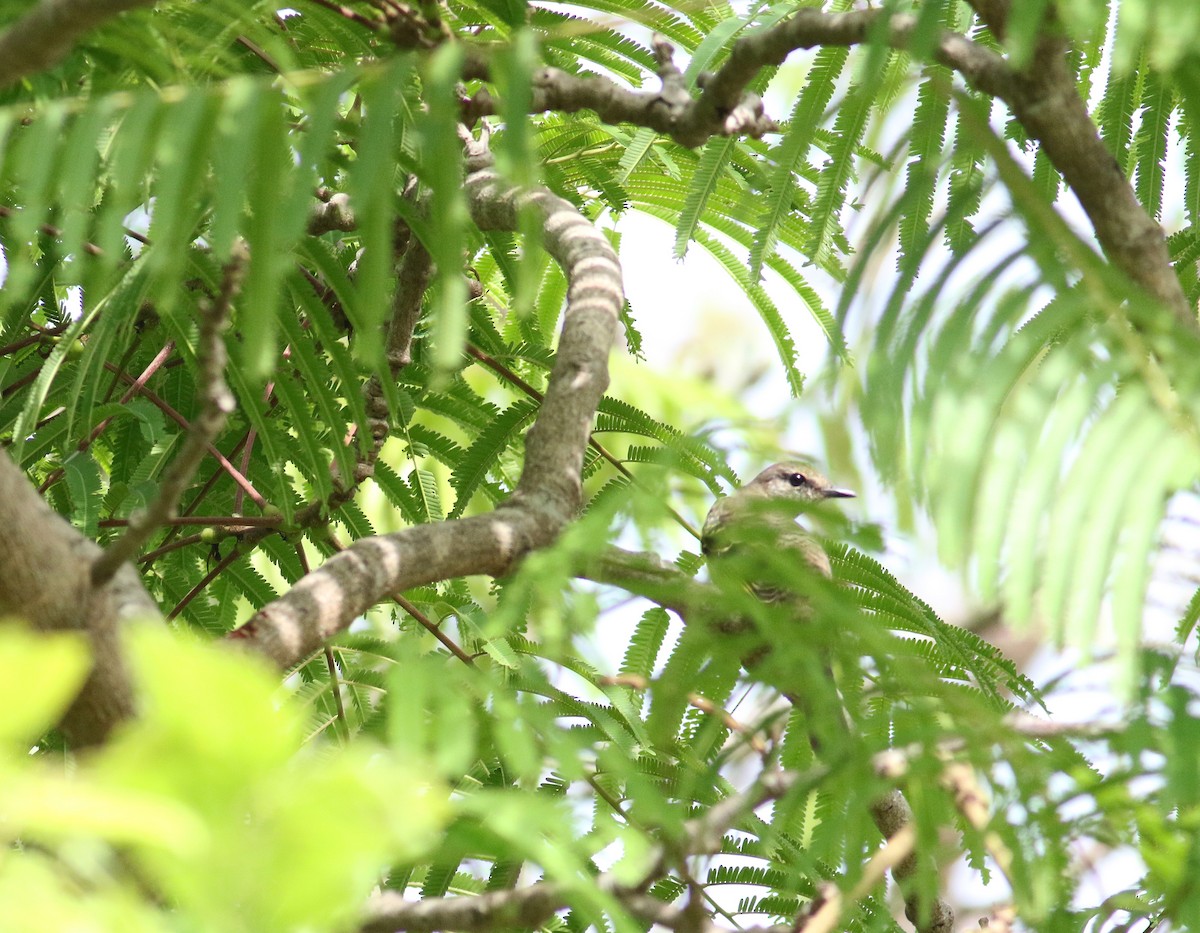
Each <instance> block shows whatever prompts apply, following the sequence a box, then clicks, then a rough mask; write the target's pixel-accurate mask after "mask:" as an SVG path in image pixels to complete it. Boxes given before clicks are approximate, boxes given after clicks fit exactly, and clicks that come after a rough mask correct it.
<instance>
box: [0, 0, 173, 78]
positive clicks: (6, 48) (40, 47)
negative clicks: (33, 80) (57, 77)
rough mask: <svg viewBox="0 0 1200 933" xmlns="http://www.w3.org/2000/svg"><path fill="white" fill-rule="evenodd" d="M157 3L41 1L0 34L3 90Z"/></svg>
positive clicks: (146, 0)
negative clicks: (99, 30) (90, 35)
mask: <svg viewBox="0 0 1200 933" xmlns="http://www.w3.org/2000/svg"><path fill="white" fill-rule="evenodd" d="M153 5H154V0H42V2H41V3H39V4H38V5H37V6H35V7H34V8H33V9H32V10H30V11H29V12H28V13H26V14H25V15H24V16H23V17H21V18H20V19H19V20H17V21H16V22H15V23H13V24H12V25H11V26H9V27H8V29H6V30H5V31H4V33H3V34H2V35H0V87H6V86H7V85H9V84H12V83H13V82H14V81H18V80H20V79H21V78H23V77H25V76H26V75H29V74H33V73H35V72H38V71H44V70H46V69H47V68H52V67H53V66H54V65H57V64H58V63H59V62H60V61H62V60H63V59H64V58H66V56H67V53H69V52H70V51H71V49H72V47H73V46H74V45H75V43H76V41H77V40H78V39H79V37H80V36H82V35H83V34H84V33H85V32H87V31H89V30H91V29H94V28H96V27H97V26H99V25H101V24H102V23H103V22H105V20H109V19H112V18H113V17H114V16H118V15H120V14H121V13H124V12H125V11H126V10H133V9H137V8H138V7H144V6H153Z"/></svg>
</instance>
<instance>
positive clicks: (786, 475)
mask: <svg viewBox="0 0 1200 933" xmlns="http://www.w3.org/2000/svg"><path fill="white" fill-rule="evenodd" d="M853 498H854V493H853V492H851V491H850V490H848V489H839V488H837V487H836V486H832V485H830V483H829V480H827V479H826V478H825V477H824V476H822V475H821V474H820V473H818V472H817V471H816V470H814V469H813V468H812V467H811V466H810V465H809V464H807V463H800V462H794V461H785V462H783V463H774V464H772V465H771V466H769V467H767V468H766V469H765V470H763V471H762V472H761V473H759V474H758V476H756V477H754V479H752V480H751V481H750V482H749V483H747V484H746V485H745V486H743V487H742V488H741V489H738V490H737V491H736V492H733V493H731V494H730V495H728V496H725V497H724V498H721V499H718V500H717V501H716V502H715V503H714V504H713V507H712V508H711V509H709V512H708V517H707V518H706V519H705V520H704V531H703V533H702V534H701V537H700V546H701V549H702V550H703V551H704V556H705V557H707V558H709V560H712V559H713V558H714V557H719V556H720V555H722V554H724V553H726V552H728V551H729V550H730V549H731V548H733V547H734V546H735V545H739V544H753V545H757V546H760V547H761V546H770V547H771V548H772V549H790V550H795V551H796V552H797V553H798V554H799V555H800V557H801V558H802V559H803V560H804V561H805V562H806V563H807V564H808V565H809V566H810V567H812V568H813V569H814V570H816V571H817V572H818V573H820V574H821V575H822V576H826V577H828V576H829V575H830V570H829V557H828V555H826V553H825V550H824V548H822V547H821V545H820V544H818V543H817V542H816V541H815V540H814V539H813V538H812V536H811V535H809V534H808V533H807V532H806V531H805V530H804V529H803V528H801V527H800V526H799V525H797V524H796V518H797V517H798V516H799V515H800V514H801V513H802V512H803V511H804V510H805V509H807V508H810V507H811V506H812V505H814V504H815V503H817V502H820V501H822V500H824V499H853ZM755 592H756V593H758V591H757V589H756V590H755ZM758 595H759V596H760V598H762V599H767V600H768V601H769V600H770V596H769V595H767V594H763V593H759V594H758Z"/></svg>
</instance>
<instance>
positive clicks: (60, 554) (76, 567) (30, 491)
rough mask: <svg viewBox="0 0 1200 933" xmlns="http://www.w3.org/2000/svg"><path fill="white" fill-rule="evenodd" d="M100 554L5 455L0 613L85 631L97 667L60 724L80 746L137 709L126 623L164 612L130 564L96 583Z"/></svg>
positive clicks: (0, 490) (1, 466)
mask: <svg viewBox="0 0 1200 933" xmlns="http://www.w3.org/2000/svg"><path fill="white" fill-rule="evenodd" d="M99 553H100V548H99V546H98V545H96V544H95V543H94V542H92V541H89V540H88V539H86V538H84V536H83V535H81V534H80V533H79V532H78V531H76V530H75V529H74V528H73V527H71V525H70V524H68V523H67V521H66V520H65V519H63V518H62V516H60V515H59V514H58V513H57V512H55V511H54V510H53V509H51V508H50V506H49V505H47V504H46V502H45V500H43V499H42V497H41V496H40V495H38V492H37V490H36V489H34V488H33V486H32V485H30V483H29V480H28V479H27V478H26V477H25V474H24V473H23V472H22V471H21V470H20V469H19V468H18V467H17V465H16V464H14V463H13V462H12V460H11V459H9V457H8V455H7V454H4V453H0V567H2V568H3V571H2V572H0V616H9V617H15V618H20V619H25V620H27V621H28V622H29V623H30V624H32V625H33V626H34V627H35V628H37V629H40V630H42V631H58V632H64V631H78V632H83V633H85V634H86V635H87V637H88V639H89V642H90V646H91V650H92V661H93V668H92V672H91V674H90V675H89V677H88V680H87V682H86V683H85V684H84V687H83V689H82V691H80V694H79V696H78V697H76V699H75V701H74V702H73V703H72V705H71V707H70V709H68V710H67V713H66V715H65V716H64V718H63V721H62V723H61V727H62V730H63V733H64V735H65V736H66V737H67V739H68V741H70V742H71V743H72V745H75V746H77V747H78V746H84V745H92V744H96V743H98V742H101V741H103V739H104V738H105V736H107V735H108V733H109V731H110V730H111V729H112V727H113V726H114V725H116V724H117V723H118V722H120V721H121V720H122V719H125V718H127V717H128V716H129V715H130V714H131V713H132V712H133V694H132V690H131V686H130V682H129V677H128V674H127V671H126V669H125V665H124V662H123V661H122V657H121V652H120V646H119V644H118V633H119V630H120V627H121V626H122V625H123V624H124V623H125V622H127V621H129V620H131V619H135V618H140V617H149V618H161V613H160V612H159V610H158V607H157V606H156V605H155V604H154V601H153V600H151V598H150V596H149V595H148V594H147V593H146V591H145V589H144V588H143V587H142V583H141V580H140V579H139V577H138V574H137V571H136V570H134V568H133V567H132V566H130V565H128V564H125V565H122V566H121V567H120V569H119V570H118V572H117V573H116V575H115V576H114V577H113V578H112V579H111V580H110V581H109V582H108V583H107V584H106V585H105V586H102V587H94V586H92V583H91V566H92V562H93V561H94V560H95V559H96V557H97V555H98V554H99Z"/></svg>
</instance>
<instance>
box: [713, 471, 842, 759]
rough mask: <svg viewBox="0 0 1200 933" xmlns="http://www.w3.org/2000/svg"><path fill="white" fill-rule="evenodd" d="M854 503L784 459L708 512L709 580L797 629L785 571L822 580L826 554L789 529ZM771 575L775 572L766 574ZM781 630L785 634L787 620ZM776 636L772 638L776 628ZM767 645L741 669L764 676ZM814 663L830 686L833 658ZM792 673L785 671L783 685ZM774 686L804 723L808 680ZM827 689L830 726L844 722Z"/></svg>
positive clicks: (802, 608) (734, 629) (797, 610)
mask: <svg viewBox="0 0 1200 933" xmlns="http://www.w3.org/2000/svg"><path fill="white" fill-rule="evenodd" d="M853 498H855V493H854V492H852V491H851V490H849V489H842V488H841V487H838V486H834V485H832V484H831V483H830V482H829V480H827V479H826V478H825V477H824V476H822V475H821V474H820V473H819V472H817V471H816V470H815V469H813V467H812V466H811V465H810V464H808V463H804V462H801V461H784V462H782V463H773V464H771V466H769V467H767V468H766V469H765V470H763V471H762V472H761V473H759V474H758V475H757V476H756V477H754V479H752V480H751V481H750V482H749V483H747V484H746V485H745V486H742V487H741V488H740V489H738V490H736V491H734V492H733V493H731V494H730V495H728V496H724V497H722V498H720V499H718V500H717V501H716V502H715V503H714V504H713V506H712V508H711V509H709V512H708V516H707V518H705V520H704V528H703V530H702V532H701V538H700V546H701V550H702V551H703V553H704V556H705V558H706V559H707V561H708V565H709V572H710V576H711V577H712V580H713V582H714V583H718V584H719V585H721V584H726V585H729V584H733V585H738V586H741V587H744V588H745V589H748V590H749V592H750V593H751V594H753V595H754V597H755V598H757V599H758V600H761V601H762V602H764V603H770V604H774V605H777V606H781V607H784V608H785V609H788V610H791V612H790V615H791V616H792V617H794V621H795V622H796V623H797V624H804V623H805V622H807V621H809V620H810V618H811V616H812V608H811V606H810V605H809V601H808V600H807V599H806V598H805V597H804V596H803V595H801V594H799V593H798V592H797V590H796V588H791V587H787V586H785V585H781V583H780V581H781V578H783V580H784V582H787V581H790V580H794V579H795V575H794V574H793V573H792V567H793V566H794V561H795V560H796V559H798V560H799V561H800V562H801V563H802V564H803V565H804V566H805V567H807V568H808V572H809V573H815V574H817V575H819V576H821V577H824V578H827V579H828V578H830V577H831V576H832V571H831V567H830V564H829V555H828V554H826V553H825V549H824V548H823V547H821V544H820V543H819V542H818V541H817V540H816V539H815V538H814V537H813V536H812V535H810V534H809V533H808V532H807V531H805V530H804V529H803V528H801V527H800V525H798V524H797V523H796V519H797V518H798V517H799V516H800V515H801V514H802V513H803V512H805V511H807V510H809V509H811V508H813V507H814V506H815V505H817V503H820V502H824V501H826V500H828V499H853ZM747 560H748V561H749V563H745V562H743V563H741V564H740V566H737V565H736V562H738V561H747ZM760 568H762V569H765V570H767V571H768V576H767V578H766V579H763V578H760V579H757V580H756V579H754V574H755V571H756V570H758V569H760ZM770 571H775V572H774V573H773V574H771V573H770ZM785 621H788V620H785ZM754 628H755V626H753V625H752V624H751V623H749V622H747V621H745V620H737V621H731V622H726V623H723V624H720V625H718V630H720V631H722V632H724V633H725V634H728V635H744V634H746V633H747V632H748V631H750V630H752V629H754ZM784 631H792V629H791V625H790V621H788V624H786V625H785V629H784ZM776 634H777V636H778V630H776ZM760 635H763V636H765V635H766V633H765V632H761V633H760ZM767 639H768V640H767V642H766V643H763V642H761V641H760V642H759V643H758V644H757V645H754V646H753V647H751V648H750V649H749V650H748V651H747V652H746V653H745V654H743V655H742V657H741V663H742V666H743V667H744V668H745V669H746V670H747V671H752V670H755V669H757V670H758V671H759V672H765V668H764V665H763V662H764V661H766V660H767V658H768V657H769V656H770V655H771V653H772V650H771V644H770V636H767ZM813 660H814V662H815V663H816V664H818V665H819V667H817V668H816V670H818V671H820V672H823V673H824V675H825V677H826V679H827V681H828V683H829V684H830V685H831V686H832V684H833V671H832V666H831V665H832V659H831V658H830V657H829V655H828V652H827V650H825V649H821V648H816V649H815V654H814V656H813ZM799 673H800V672H797V671H793V672H790V674H789V675H788V679H792V678H793V677H795V676H796V675H797V674H799ZM800 680H801V681H807V678H806V677H804V676H803V675H801V676H800ZM780 686H781V687H782V692H783V695H784V696H786V697H787V698H788V700H790V701H791V702H792V703H793V705H795V706H797V707H799V708H801V709H803V710H804V711H805V712H806V713H807V714H808V715H809V716H810V717H811V715H812V714H813V712H814V703H813V702H812V698H810V697H806V696H805V694H811V693H812V692H813V689H812V686H813V685H812V684H811V682H809V683H808V689H807V690H802V689H801V688H800V684H799V683H794V684H792V685H790V686H786V685H784V684H780ZM833 689H834V692H833V694H832V695H831V697H830V700H831V701H832V702H833V703H835V704H836V705H837V707H838V712H837V713H836V714H835V715H836V716H837V720H835V721H838V722H846V723H848V721H849V720H848V718H847V715H846V712H845V710H844V708H843V707H842V705H841V703H840V702H838V699H837V693H836V688H833ZM818 705H825V704H818ZM810 741H811V742H812V744H813V748H814V750H817V749H818V748H819V742H818V740H817V738H816V736H815V735H810Z"/></svg>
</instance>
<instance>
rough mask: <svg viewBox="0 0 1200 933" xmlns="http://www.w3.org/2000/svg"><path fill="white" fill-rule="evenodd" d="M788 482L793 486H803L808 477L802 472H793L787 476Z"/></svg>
mask: <svg viewBox="0 0 1200 933" xmlns="http://www.w3.org/2000/svg"><path fill="white" fill-rule="evenodd" d="M788 482H789V483H791V484H792V485H793V486H803V485H804V484H805V483H807V482H808V477H807V476H805V475H804V474H803V473H793V474H792V475H791V476H789V477H788Z"/></svg>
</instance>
